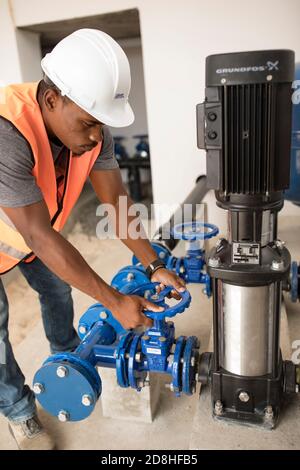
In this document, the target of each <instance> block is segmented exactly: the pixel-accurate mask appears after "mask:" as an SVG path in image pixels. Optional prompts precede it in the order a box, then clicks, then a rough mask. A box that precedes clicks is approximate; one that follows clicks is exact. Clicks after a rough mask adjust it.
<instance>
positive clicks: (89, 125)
mask: <svg viewBox="0 0 300 470" xmlns="http://www.w3.org/2000/svg"><path fill="white" fill-rule="evenodd" d="M83 124H84V126H85V127H93V124H90V123H89V122H85V121H83Z"/></svg>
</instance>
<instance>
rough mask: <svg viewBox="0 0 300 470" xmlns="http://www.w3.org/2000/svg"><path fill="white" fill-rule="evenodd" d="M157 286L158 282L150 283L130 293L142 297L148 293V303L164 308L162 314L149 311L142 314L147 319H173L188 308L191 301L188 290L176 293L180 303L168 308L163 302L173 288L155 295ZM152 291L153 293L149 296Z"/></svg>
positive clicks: (170, 287)
mask: <svg viewBox="0 0 300 470" xmlns="http://www.w3.org/2000/svg"><path fill="white" fill-rule="evenodd" d="M157 286H159V282H150V283H149V284H143V285H142V286H139V287H137V288H136V289H133V290H132V291H131V292H130V294H131V295H140V296H144V294H145V292H147V291H148V292H150V295H149V296H148V297H147V299H148V300H149V301H150V302H152V303H154V304H157V305H159V306H160V307H163V308H164V311H163V312H151V311H150V310H145V311H144V313H145V315H146V316H147V317H149V318H151V319H152V320H164V319H165V318H171V317H174V316H175V315H177V314H178V313H183V312H184V311H185V309H186V308H188V307H189V306H190V303H191V300H192V299H191V294H190V293H189V291H188V290H185V291H183V292H179V291H176V292H177V293H178V294H179V295H180V297H181V301H180V302H178V303H177V304H176V305H174V306H173V307H170V306H169V305H167V304H166V303H165V302H164V300H165V298H166V297H167V296H168V295H169V294H170V293H171V291H172V290H174V287H172V286H167V287H165V288H164V289H163V290H162V291H161V292H160V293H157V292H156V288H157ZM153 291H154V292H155V293H153V294H151V292H153Z"/></svg>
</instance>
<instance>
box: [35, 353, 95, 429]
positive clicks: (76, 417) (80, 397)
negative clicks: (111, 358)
mask: <svg viewBox="0 0 300 470" xmlns="http://www.w3.org/2000/svg"><path fill="white" fill-rule="evenodd" d="M33 390H34V392H35V395H36V398H37V400H38V401H39V403H40V404H41V405H42V407H43V408H44V409H45V410H47V411H48V412H49V413H50V414H51V415H53V416H56V417H58V419H59V420H60V421H80V420H82V419H85V418H87V417H88V416H89V415H90V414H91V413H92V411H93V410H94V408H95V404H96V402H97V400H98V397H99V396H100V394H101V390H102V386H101V379H100V377H99V374H98V373H97V371H96V370H95V369H94V367H92V366H91V365H90V364H89V363H88V362H87V361H84V360H82V359H80V358H78V357H76V356H75V355H72V354H71V353H66V354H56V355H54V356H51V357H50V358H48V359H47V360H46V361H45V362H44V364H43V366H42V367H41V368H40V369H39V370H38V371H37V373H36V374H35V376H34V379H33Z"/></svg>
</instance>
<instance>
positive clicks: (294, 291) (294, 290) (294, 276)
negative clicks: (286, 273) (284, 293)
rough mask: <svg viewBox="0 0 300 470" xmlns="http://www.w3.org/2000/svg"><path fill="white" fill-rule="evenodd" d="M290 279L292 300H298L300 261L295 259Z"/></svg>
mask: <svg viewBox="0 0 300 470" xmlns="http://www.w3.org/2000/svg"><path fill="white" fill-rule="evenodd" d="M290 279H291V291H290V296H291V300H292V302H297V300H298V289H299V286H298V284H299V280H298V263H297V261H293V262H292V263H291V274H290Z"/></svg>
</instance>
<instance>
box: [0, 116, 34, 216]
mask: <svg viewBox="0 0 300 470" xmlns="http://www.w3.org/2000/svg"><path fill="white" fill-rule="evenodd" d="M33 166H34V159H33V155H32V151H31V148H30V146H29V144H28V142H27V141H26V139H25V138H24V137H23V136H22V134H21V133H20V132H19V131H18V130H17V129H16V128H15V127H14V126H13V125H12V124H11V123H10V122H9V121H7V120H6V119H4V118H1V117H0V206H4V207H22V206H28V205H30V204H34V203H36V202H40V201H42V199H43V194H42V192H41V190H40V188H39V187H38V185H37V183H36V180H35V177H34V176H33V175H32V168H33Z"/></svg>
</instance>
